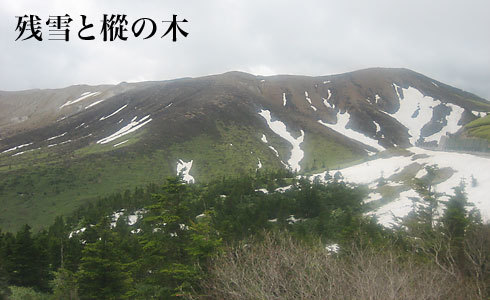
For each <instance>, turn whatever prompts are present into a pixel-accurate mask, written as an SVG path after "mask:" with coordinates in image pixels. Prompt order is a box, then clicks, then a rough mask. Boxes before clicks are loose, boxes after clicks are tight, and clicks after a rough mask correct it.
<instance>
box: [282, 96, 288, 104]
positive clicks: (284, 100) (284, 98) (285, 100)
mask: <svg viewBox="0 0 490 300" xmlns="http://www.w3.org/2000/svg"><path fill="white" fill-rule="evenodd" d="M286 103H287V99H286V93H282V106H286Z"/></svg>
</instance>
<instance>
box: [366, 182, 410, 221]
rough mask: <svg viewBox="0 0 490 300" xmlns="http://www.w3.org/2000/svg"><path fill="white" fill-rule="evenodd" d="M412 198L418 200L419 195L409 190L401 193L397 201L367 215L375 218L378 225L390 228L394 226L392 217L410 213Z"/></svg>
mask: <svg viewBox="0 0 490 300" xmlns="http://www.w3.org/2000/svg"><path fill="white" fill-rule="evenodd" d="M413 198H419V194H418V193H417V192H416V191H414V190H412V189H410V190H408V191H404V192H401V193H400V196H399V198H398V199H397V200H394V201H391V202H390V203H388V204H385V205H383V206H381V207H380V208H378V209H376V210H374V211H372V212H370V213H368V215H371V216H376V217H377V219H378V223H379V224H381V225H383V226H386V227H392V226H393V225H394V224H395V218H394V217H403V216H406V215H407V214H408V213H409V212H411V211H412V207H413V201H412V199H413Z"/></svg>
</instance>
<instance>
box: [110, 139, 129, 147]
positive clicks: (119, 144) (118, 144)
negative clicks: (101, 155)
mask: <svg viewBox="0 0 490 300" xmlns="http://www.w3.org/2000/svg"><path fill="white" fill-rule="evenodd" d="M128 141H129V140H125V141H122V142H120V143H117V144H115V145H114V146H112V147H114V148H115V147H117V146H121V145H122V144H124V143H127V142H128Z"/></svg>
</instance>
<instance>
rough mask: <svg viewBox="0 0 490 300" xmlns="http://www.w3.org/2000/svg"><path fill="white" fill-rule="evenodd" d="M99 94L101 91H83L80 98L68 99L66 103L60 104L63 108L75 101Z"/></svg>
mask: <svg viewBox="0 0 490 300" xmlns="http://www.w3.org/2000/svg"><path fill="white" fill-rule="evenodd" d="M99 94H100V92H92V93H91V92H86V93H83V94H82V95H81V96H80V97H79V98H77V99H75V100H73V101H68V102H66V103H65V104H63V105H61V106H60V109H61V108H63V107H65V106H68V105H72V104H75V103H77V102H80V101H82V100H85V99H87V98H89V97H93V96H97V95H99Z"/></svg>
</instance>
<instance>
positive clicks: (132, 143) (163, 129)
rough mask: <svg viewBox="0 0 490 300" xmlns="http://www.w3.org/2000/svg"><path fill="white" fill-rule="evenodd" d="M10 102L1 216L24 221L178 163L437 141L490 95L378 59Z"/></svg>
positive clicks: (239, 168) (317, 154)
mask: <svg viewBox="0 0 490 300" xmlns="http://www.w3.org/2000/svg"><path fill="white" fill-rule="evenodd" d="M0 108H1V109H0V111H1V114H0V206H1V207H2V208H1V212H0V227H1V228H3V229H4V230H16V229H18V228H20V226H21V224H24V223H30V224H32V225H33V226H34V228H36V229H39V228H42V227H43V226H45V224H49V223H50V222H51V221H52V220H53V219H54V218H55V216H56V215H61V214H67V213H69V212H71V211H73V210H75V209H76V208H77V207H79V206H80V204H82V203H85V202H87V201H90V200H94V199H96V198H97V197H101V196H104V195H108V194H110V193H113V192H116V191H124V190H125V189H133V188H134V187H136V186H141V185H144V184H147V183H152V182H153V183H159V182H162V180H163V179H164V178H165V177H166V176H169V175H175V174H176V173H177V170H179V171H184V173H185V175H186V177H185V178H186V179H187V180H195V181H197V182H207V181H209V180H212V179H216V178H221V177H223V176H233V175H239V174H251V173H254V172H255V171H256V170H257V169H268V170H277V169H282V168H289V169H291V170H294V171H297V172H299V173H304V174H313V173H319V172H323V171H325V170H327V169H330V170H333V169H339V168H345V167H349V166H352V165H355V164H358V163H362V162H365V161H367V160H370V159H373V158H378V157H379V155H382V154H381V153H380V152H384V151H386V150H389V149H392V148H410V147H413V146H424V147H436V146H437V143H438V142H439V140H440V138H441V137H442V136H444V135H446V134H459V133H460V131H461V128H463V126H464V125H465V124H468V123H469V122H472V121H474V120H476V119H478V116H479V115H481V114H482V113H486V112H488V111H490V104H489V103H488V102H487V101H486V100H484V99H481V98H479V97H478V96H475V95H472V94H470V93H467V92H464V91H461V90H459V89H456V88H454V87H451V86H448V85H446V84H444V83H441V82H438V81H436V80H433V79H430V78H428V77H426V76H423V75H421V74H418V73H416V72H413V71H410V70H406V69H379V68H377V69H366V70H360V71H356V72H352V73H346V74H338V75H330V76H320V77H307V76H293V75H281V76H270V77H264V76H254V75H250V74H246V73H241V72H229V73H225V74H221V75H214V76H207V77H201V78H182V79H176V80H170V81H162V82H142V83H131V84H127V83H123V84H119V85H112V86H111V85H106V86H84V85H80V86H72V87H68V88H64V89H58V90H30V91H23V92H0ZM388 152H389V151H388ZM428 163H429V162H424V164H428ZM486 163H488V161H487V160H483V161H482V164H483V165H485V164H486ZM421 168H422V164H421ZM475 176H478V175H476V172H475ZM454 178H456V177H454ZM477 180H479V181H480V182H483V180H484V179H483V178H481V179H480V178H477ZM457 181H459V179H458V180H457ZM407 184H408V183H407ZM470 200H472V199H470ZM475 201H476V200H475Z"/></svg>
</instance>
